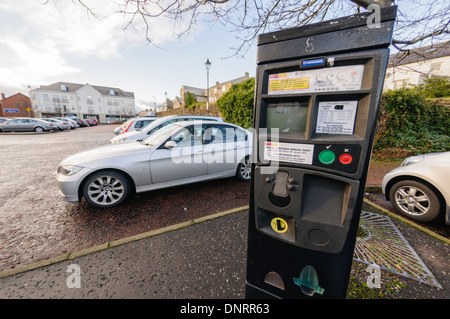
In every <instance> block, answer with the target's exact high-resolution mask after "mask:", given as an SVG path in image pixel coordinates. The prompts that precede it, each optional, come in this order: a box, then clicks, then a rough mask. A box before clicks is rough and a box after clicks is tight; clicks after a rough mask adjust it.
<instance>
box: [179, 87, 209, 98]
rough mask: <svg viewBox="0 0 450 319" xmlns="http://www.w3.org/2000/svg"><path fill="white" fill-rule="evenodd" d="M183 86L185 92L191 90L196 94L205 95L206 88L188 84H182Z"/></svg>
mask: <svg viewBox="0 0 450 319" xmlns="http://www.w3.org/2000/svg"><path fill="white" fill-rule="evenodd" d="M182 87H184V91H185V92H190V93H192V94H194V95H201V96H203V95H205V89H200V88H196V87H193V86H187V85H182Z"/></svg>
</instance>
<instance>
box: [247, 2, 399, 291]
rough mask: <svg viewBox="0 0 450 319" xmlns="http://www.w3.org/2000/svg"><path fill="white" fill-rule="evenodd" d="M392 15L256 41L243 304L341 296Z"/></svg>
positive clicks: (316, 26) (286, 32)
mask: <svg viewBox="0 0 450 319" xmlns="http://www.w3.org/2000/svg"><path fill="white" fill-rule="evenodd" d="M396 9H397V8H396V7H395V6H393V7H389V8H385V9H381V10H379V11H378V12H375V13H373V14H379V20H378V21H376V19H371V16H370V15H371V13H370V12H368V13H364V14H357V15H353V16H349V17H345V18H339V19H335V20H332V21H326V22H321V23H317V24H312V25H309V26H305V27H299V28H293V29H287V30H282V31H278V32H273V33H268V34H262V35H260V36H259V38H258V56H257V72H256V92H255V112H254V129H255V131H254V134H253V135H254V141H253V164H252V180H251V193H250V205H249V230H248V251H247V282H246V297H247V298H345V296H346V290H347V283H348V279H349V274H350V268H351V263H352V257H353V249H354V245H355V240H356V232H357V228H358V223H359V217H360V211H361V205H362V200H363V194H364V187H365V182H366V177H367V171H368V166H369V160H370V155H371V150H372V143H373V137H374V131H375V125H376V118H377V111H378V106H379V100H380V97H381V92H382V86H383V79H384V75H385V70H386V65H387V62H388V57H389V49H388V46H389V45H390V43H391V39H392V31H393V26H394V20H395V16H396ZM369 20H370V21H369ZM374 21H375V22H374ZM374 23H375V24H376V25H375V24H374Z"/></svg>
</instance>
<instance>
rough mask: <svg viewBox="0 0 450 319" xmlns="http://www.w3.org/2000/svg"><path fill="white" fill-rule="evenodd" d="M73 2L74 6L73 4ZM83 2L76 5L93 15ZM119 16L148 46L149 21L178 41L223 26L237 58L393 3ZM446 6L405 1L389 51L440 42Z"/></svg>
mask: <svg viewBox="0 0 450 319" xmlns="http://www.w3.org/2000/svg"><path fill="white" fill-rule="evenodd" d="M73 1H74V0H73ZM84 1H87V0H78V2H79V3H81V4H82V5H83V6H84V7H86V8H87V9H88V10H89V11H90V12H91V13H94V12H93V10H91V8H89V7H88V5H85V4H84ZM114 1H117V2H118V4H119V6H120V10H119V12H120V13H123V14H124V15H125V16H126V17H128V19H127V20H128V24H127V26H126V28H127V27H130V26H132V25H133V23H138V21H142V22H143V23H144V24H145V25H146V38H147V40H148V41H149V42H150V43H152V32H153V31H154V30H151V28H150V24H149V23H148V22H149V21H150V19H157V18H159V17H168V18H171V19H173V21H174V28H175V29H176V30H175V31H176V32H177V34H178V36H179V37H182V36H184V35H186V34H187V33H189V32H190V31H191V30H193V29H195V27H196V26H197V25H199V24H200V23H204V22H208V23H212V24H213V23H221V24H223V25H224V27H225V28H228V29H229V30H230V31H231V32H234V34H236V37H237V39H238V40H239V43H240V44H239V45H238V47H237V48H235V50H236V54H240V55H244V54H245V52H246V51H247V50H248V48H250V47H251V46H252V45H253V44H254V41H255V40H256V38H257V36H258V34H260V33H266V32H271V31H276V30H280V29H285V28H290V27H298V26H303V25H306V24H311V23H313V22H319V21H323V20H326V19H330V18H337V17H339V16H346V15H349V14H352V13H359V12H360V11H361V9H368V8H369V9H370V8H371V7H369V6H370V5H373V4H376V5H378V6H379V7H381V8H382V7H387V6H391V5H393V3H394V0H114ZM449 21H450V2H449V1H448V0H434V1H429V0H408V3H407V7H406V9H403V10H399V12H398V18H397V23H396V28H395V33H394V40H393V45H394V46H396V47H397V49H399V50H407V49H408V48H410V47H411V46H413V45H415V44H417V43H419V42H422V41H425V40H430V39H431V40H433V41H435V42H439V41H442V39H445V37H446V36H447V35H448V33H449V30H448V26H449Z"/></svg>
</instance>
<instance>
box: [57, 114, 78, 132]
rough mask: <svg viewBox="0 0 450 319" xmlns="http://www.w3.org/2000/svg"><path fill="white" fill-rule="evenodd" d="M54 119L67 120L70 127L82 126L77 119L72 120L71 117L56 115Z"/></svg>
mask: <svg viewBox="0 0 450 319" xmlns="http://www.w3.org/2000/svg"><path fill="white" fill-rule="evenodd" d="M54 119H57V120H61V121H67V124H69V126H70V128H71V129H72V130H73V129H76V128H77V127H80V126H79V125H78V124H77V122H76V121H74V120H72V119H71V118H70V117H54Z"/></svg>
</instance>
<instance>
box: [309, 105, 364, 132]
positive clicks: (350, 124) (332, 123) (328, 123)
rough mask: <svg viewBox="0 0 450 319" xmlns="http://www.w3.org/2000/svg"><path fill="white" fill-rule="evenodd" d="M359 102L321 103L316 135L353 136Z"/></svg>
mask: <svg viewBox="0 0 450 319" xmlns="http://www.w3.org/2000/svg"><path fill="white" fill-rule="evenodd" d="M357 108H358V101H337V102H320V103H319V109H318V115H317V123H316V133H325V134H347V135H352V134H353V129H354V127H355V117H356V110H357Z"/></svg>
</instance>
